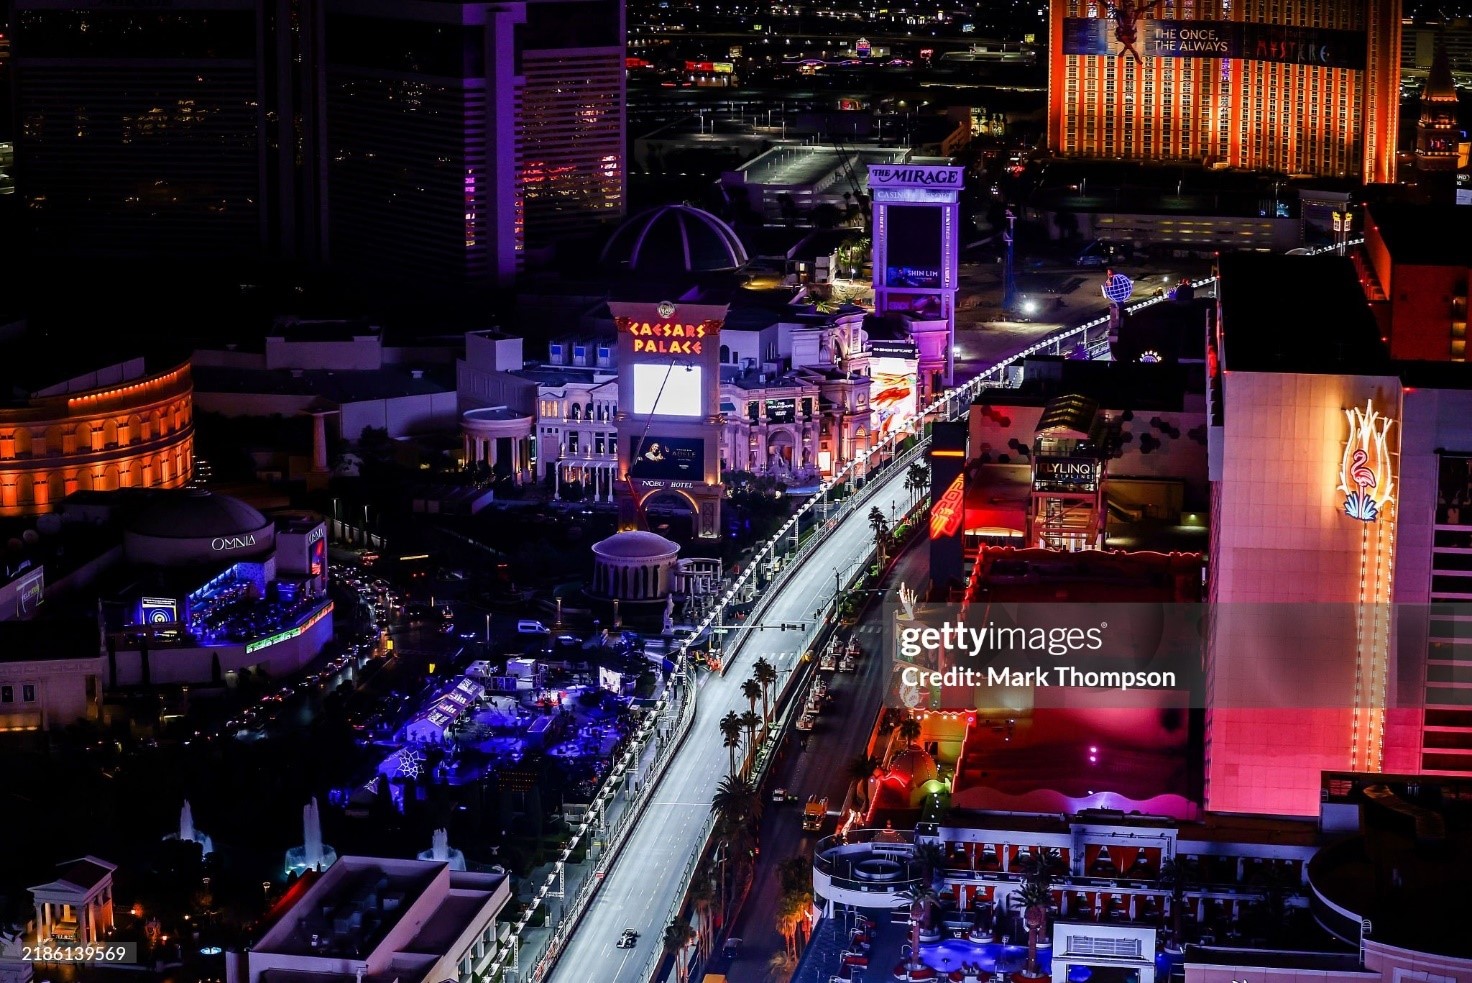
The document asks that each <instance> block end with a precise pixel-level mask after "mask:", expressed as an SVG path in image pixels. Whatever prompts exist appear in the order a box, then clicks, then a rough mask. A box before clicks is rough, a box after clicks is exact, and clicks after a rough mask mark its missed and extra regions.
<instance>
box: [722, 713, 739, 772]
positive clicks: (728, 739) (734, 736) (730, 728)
mask: <svg viewBox="0 0 1472 983" xmlns="http://www.w3.org/2000/svg"><path fill="white" fill-rule="evenodd" d="M720 726H721V743H722V744H724V745H725V747H726V751H727V753H728V754H729V756H730V758H731V775H732V777H735V775H736V749H737V748H739V747H740V746H741V716H740V714H738V713H737V712H736V711H735V710H731V711H729V712H728V713H727V714H726V715H725V716H724V717H722V718H721V725H720Z"/></svg>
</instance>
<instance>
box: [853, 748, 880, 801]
mask: <svg viewBox="0 0 1472 983" xmlns="http://www.w3.org/2000/svg"><path fill="white" fill-rule="evenodd" d="M878 767H879V759H878V758H876V757H874V756H873V755H872V754H860V755H857V756H856V757H854V758H852V759H851V760H850V761H849V763H848V777H849V778H851V779H853V780H854V782H855V783H856V785H857V786H858V792H859V795H860V796H861V797H862V798H863V799H864V801H865V802H867V801H868V800H869V779H871V778H873V777H874V769H876V768H878Z"/></svg>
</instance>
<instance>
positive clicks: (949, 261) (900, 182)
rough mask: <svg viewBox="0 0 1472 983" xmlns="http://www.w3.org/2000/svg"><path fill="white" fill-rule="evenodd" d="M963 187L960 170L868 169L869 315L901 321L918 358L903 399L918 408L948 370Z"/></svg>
mask: <svg viewBox="0 0 1472 983" xmlns="http://www.w3.org/2000/svg"><path fill="white" fill-rule="evenodd" d="M964 185H965V168H962V167H951V166H939V165H918V164H870V165H869V193H870V195H871V196H872V198H873V211H874V216H873V231H874V264H873V265H874V311H875V313H876V314H892V315H898V316H900V317H902V318H903V319H904V320H905V322H906V328H907V330H908V334H909V339H910V340H912V341H913V342H914V343H915V348H916V351H917V356H918V369H917V378H916V381H915V383H914V385H913V386H912V392H911V394H910V395H911V397H912V398H918V399H919V400H920V401H922V402H928V401H929V400H931V399H933V398H934V397H935V395H936V394H937V393H939V392H942V391H943V390H944V389H945V388H946V387H947V386H949V385H950V384H951V378H952V375H953V373H954V369H955V360H954V355H955V343H956V288H957V286H958V283H959V276H960V258H959V257H960V234H961V233H960V221H961V205H960V201H961V190H962V188H963V187H964ZM881 395H882V393H880V392H876V393H874V400H875V402H876V403H877V402H878V400H879V397H880V396H881Z"/></svg>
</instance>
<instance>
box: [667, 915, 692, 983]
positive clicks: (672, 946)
mask: <svg viewBox="0 0 1472 983" xmlns="http://www.w3.org/2000/svg"><path fill="white" fill-rule="evenodd" d="M694 937H695V929H693V928H691V927H690V923H689V922H688V921H686V920H685V919H683V918H676V919H675V920H674V921H672V922H670V923H669V924H668V925H666V926H665V929H664V951H665V954H666V955H668V956H673V957H674V959H675V978H676V979H677V980H679V981H680V983H685V980H686V979H687V978H688V977H689V973H690V964H689V960H687V959H686V958H685V950H686V949H688V948H689V947H690V940H691V939H693V938H694Z"/></svg>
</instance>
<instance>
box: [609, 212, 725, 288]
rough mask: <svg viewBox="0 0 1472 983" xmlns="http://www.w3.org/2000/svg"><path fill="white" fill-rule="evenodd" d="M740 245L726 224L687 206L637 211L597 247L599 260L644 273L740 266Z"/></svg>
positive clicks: (680, 271) (723, 270) (700, 270)
mask: <svg viewBox="0 0 1472 983" xmlns="http://www.w3.org/2000/svg"><path fill="white" fill-rule="evenodd" d="M746 262H747V256H746V247H745V246H743V245H742V244H741V240H740V239H739V238H737V236H736V233H735V232H734V231H732V229H731V227H730V226H729V225H727V224H726V223H725V222H722V221H721V220H720V219H718V218H716V217H715V216H714V215H712V214H711V213H710V212H706V211H702V210H700V209H699V208H692V207H691V206H689V205H664V206H662V207H660V208H655V209H651V210H650V211H647V212H641V213H640V214H638V215H635V216H634V217H633V218H630V219H629V220H628V221H626V222H624V224H623V225H621V226H619V227H618V230H617V231H615V232H614V233H613V235H612V237H610V238H609V240H608V245H606V246H604V247H603V264H604V265H605V266H614V267H619V268H622V269H626V270H632V271H636V272H639V273H644V274H652V275H655V276H658V275H662V274H663V275H669V274H688V273H719V272H727V271H730V270H736V269H740V268H741V267H743V266H745V265H746Z"/></svg>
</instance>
